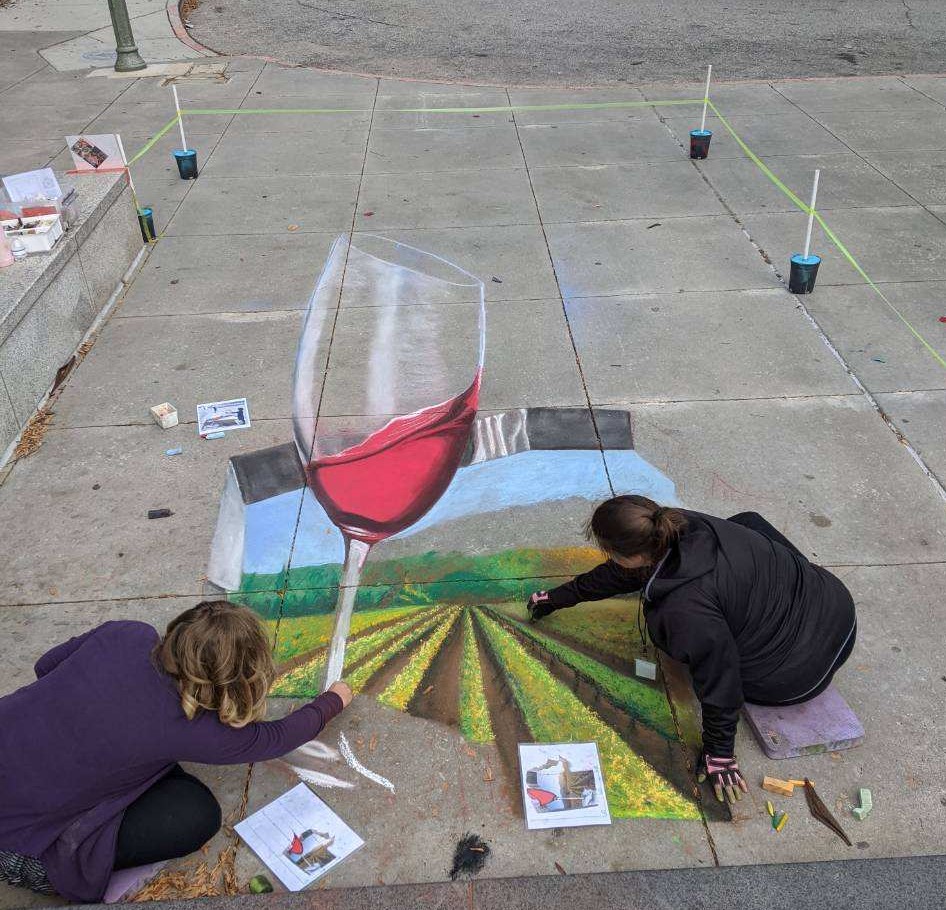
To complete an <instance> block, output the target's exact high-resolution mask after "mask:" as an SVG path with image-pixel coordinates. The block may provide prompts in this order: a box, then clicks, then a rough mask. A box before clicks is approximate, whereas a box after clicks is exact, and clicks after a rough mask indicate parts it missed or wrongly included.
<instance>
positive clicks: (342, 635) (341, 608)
mask: <svg viewBox="0 0 946 910" xmlns="http://www.w3.org/2000/svg"><path fill="white" fill-rule="evenodd" d="M370 549H371V544H369V543H364V542H363V541H360V540H353V539H352V538H350V537H347V536H346V537H345V571H344V573H343V575H342V589H341V591H339V596H338V603H337V604H336V605H335V628H334V629H333V630H332V643H331V644H330V645H329V649H328V663H327V664H326V667H325V685H323V686H322V689H323V691H324V690H325V689H327V688H328V687H329V686H330V685H332V683H334V682H338V680H340V679H341V678H342V670H343V669H344V667H345V645H346V644H347V642H348V630H349V629H350V628H351V614H352V613H353V612H354V609H355V597H356V596H357V594H358V583H359V582H360V581H361V571H362V569H363V568H364V567H365V560H366V559H367V558H368V551H369V550H370Z"/></svg>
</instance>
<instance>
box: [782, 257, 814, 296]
mask: <svg viewBox="0 0 946 910" xmlns="http://www.w3.org/2000/svg"><path fill="white" fill-rule="evenodd" d="M819 265H821V257H820V256H802V254H801V253H795V255H794V256H792V267H791V271H790V272H789V275H788V289H789V290H790V291H791V292H792V293H793V294H810V293H811V292H812V291H813V290H814V289H815V281H816V280H817V278H818V266H819Z"/></svg>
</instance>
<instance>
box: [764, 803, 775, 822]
mask: <svg viewBox="0 0 946 910" xmlns="http://www.w3.org/2000/svg"><path fill="white" fill-rule="evenodd" d="M765 811H766V812H768V813H769V818H775V806H773V805H772V800H770V799H767V800H766V801H765Z"/></svg>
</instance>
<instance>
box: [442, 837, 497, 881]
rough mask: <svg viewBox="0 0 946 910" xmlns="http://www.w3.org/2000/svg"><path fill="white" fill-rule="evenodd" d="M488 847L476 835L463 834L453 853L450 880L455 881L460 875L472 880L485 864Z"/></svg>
mask: <svg viewBox="0 0 946 910" xmlns="http://www.w3.org/2000/svg"><path fill="white" fill-rule="evenodd" d="M488 856H489V845H488V844H487V843H486V841H484V840H483V839H482V838H481V837H480V836H479V835H478V834H465V835H464V836H463V837H462V838H460V842H459V843H458V844H457V849H456V850H455V851H454V853H453V868H452V869H451V870H450V878H452V879H454V880H456V879H457V878H459V877H460V876H461V875H462V876H465V877H466V878H472V877H473V876H474V875H476V874H477V873H478V872H479V871H480V870H481V869H482V868H483V866H484V864H485V863H486V858H487V857H488Z"/></svg>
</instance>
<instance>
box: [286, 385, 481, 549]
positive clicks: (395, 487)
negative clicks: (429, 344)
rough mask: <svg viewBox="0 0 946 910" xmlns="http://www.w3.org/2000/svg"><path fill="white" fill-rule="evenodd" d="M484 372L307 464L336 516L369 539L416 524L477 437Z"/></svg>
mask: <svg viewBox="0 0 946 910" xmlns="http://www.w3.org/2000/svg"><path fill="white" fill-rule="evenodd" d="M480 377H481V371H479V370H478V371H477V373H476V378H475V379H474V380H473V384H472V385H471V386H470V387H469V388H468V389H467V390H466V391H465V392H462V393H461V394H459V395H457V396H456V397H455V398H451V399H450V400H448V401H444V402H441V403H440V404H436V405H433V406H431V407H429V408H424V409H422V410H420V411H416V412H415V413H413V414H407V415H405V416H404V417H396V418H394V419H393V420H391V421H390V422H389V423H387V424H386V425H385V426H383V427H382V428H381V429H380V430H377V431H376V432H374V433H372V434H371V435H370V436H368V437H367V438H366V439H365V440H364V441H362V442H360V443H359V444H358V445H354V446H351V447H350V448H348V449H345V450H344V451H342V452H339V453H338V454H337V455H326V456H323V457H321V458H314V459H313V460H312V461H310V462H309V464H308V465H306V469H305V473H306V479H307V480H308V483H309V487H310V489H311V490H312V492H313V493H314V494H315V497H316V499H318V501H319V502H320V503H321V504H322V507H323V508H324V509H325V511H326V513H328V516H329V518H331V519H332V522H333V523H334V524H335V525H336V526H337V527H338V528H339V529H340V530H341V531H342V533H344V534H345V536H346V537H349V538H351V539H354V540H359V541H362V542H363V543H366V544H369V545H370V544H376V543H378V541H381V540H384V539H385V538H387V537H390V536H391V535H392V534H397V533H398V531H403V530H404V529H405V528H409V527H410V526H411V525H412V524H414V522H416V521H417V520H418V519H419V518H421V517H422V516H423V515H424V514H426V513H427V512H428V511H429V510H430V508H431V507H432V506H433V505H434V503H436V502H437V500H438V499H440V497H441V496H442V495H443V494H444V492H445V491H446V489H447V487H448V486H449V485H450V481H451V480H452V479H453V475H454V474H455V473H456V470H457V468H458V467H459V464H460V459H461V458H462V457H463V452H464V450H465V449H466V446H467V443H468V441H469V437H470V429H471V427H472V426H473V420H474V419H475V417H476V407H477V403H478V400H479V392H480Z"/></svg>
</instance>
